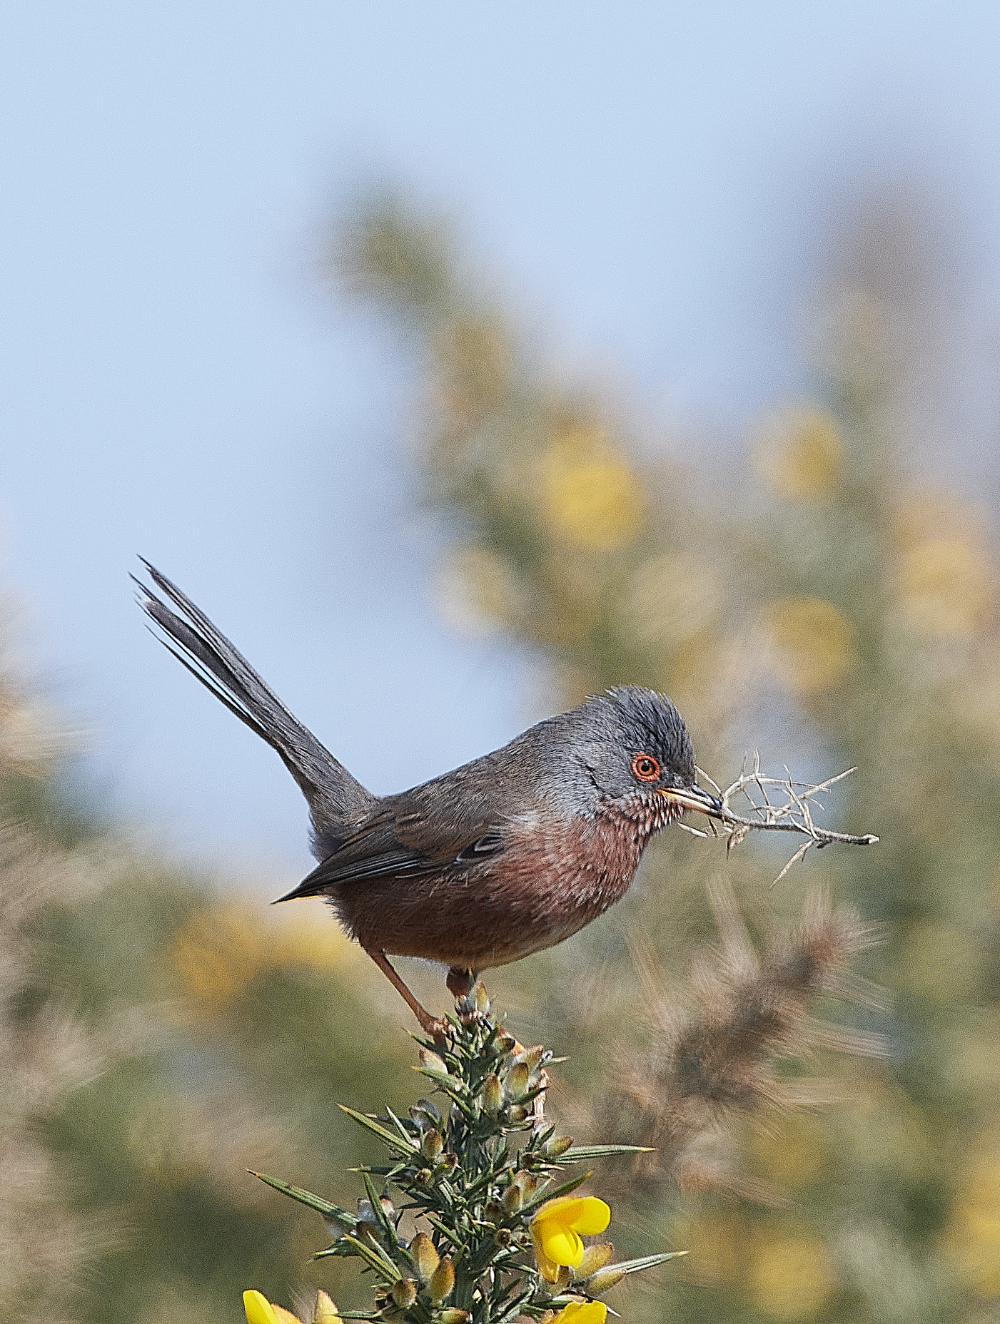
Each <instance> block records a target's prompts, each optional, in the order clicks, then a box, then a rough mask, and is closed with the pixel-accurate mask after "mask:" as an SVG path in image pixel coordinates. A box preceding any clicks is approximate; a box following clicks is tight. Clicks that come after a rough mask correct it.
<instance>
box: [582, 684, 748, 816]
mask: <svg viewBox="0 0 1000 1324" xmlns="http://www.w3.org/2000/svg"><path fill="white" fill-rule="evenodd" d="M566 717H571V718H572V719H573V747H574V752H575V754H576V755H577V757H578V759H579V760H580V762H581V763H582V765H583V768H584V769H585V771H586V774H587V776H588V777H589V779H590V781H591V783H592V785H593V787H594V789H595V791H596V793H597V795H598V797H599V798H600V800H601V801H603V802H604V803H605V804H610V805H614V806H615V807H617V808H619V809H620V810H622V811H623V812H625V813H628V814H629V815H630V816H631V815H632V814H635V813H643V812H644V811H645V812H646V813H649V814H651V815H652V817H653V819H654V820H655V822H656V823H657V824H658V825H659V824H662V823H665V822H669V821H670V820H671V819H674V818H678V817H679V816H680V815H681V814H682V813H683V812H684V810H685V809H694V810H697V811H698V812H699V813H702V814H717V813H719V812H720V811H721V809H722V805H721V803H720V801H719V800H718V799H717V798H716V797H715V796H714V795H711V794H710V793H709V792H708V791H705V790H703V789H702V788H701V787H700V786H699V785H698V783H697V780H696V777H695V766H694V751H693V750H692V748H691V738H690V736H689V735H688V733H687V727H686V726H685V725H684V720H683V718H682V717H681V715H680V713H679V712H678V711H677V709H676V708H675V707H674V705H673V704H672V703H671V702H670V700H669V699H668V698H667V697H666V696H665V695H663V694H657V693H656V692H655V691H653V690H647V689H642V688H641V687H640V686H637V685H624V686H621V687H619V688H616V689H612V690H608V691H607V692H606V693H605V694H600V695H597V696H596V697H594V698H592V699H588V700H587V702H586V703H584V704H581V705H580V707H579V708H574V709H573V711H572V713H567V714H566Z"/></svg>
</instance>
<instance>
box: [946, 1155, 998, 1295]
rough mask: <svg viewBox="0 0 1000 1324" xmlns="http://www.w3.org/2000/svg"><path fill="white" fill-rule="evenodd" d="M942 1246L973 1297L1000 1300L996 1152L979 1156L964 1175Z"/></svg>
mask: <svg viewBox="0 0 1000 1324" xmlns="http://www.w3.org/2000/svg"><path fill="white" fill-rule="evenodd" d="M994 1143H995V1142H994ZM944 1245H945V1250H946V1252H947V1254H948V1257H949V1258H950V1259H951V1261H952V1263H953V1264H954V1265H955V1266H956V1268H957V1269H958V1271H959V1272H960V1273H961V1274H962V1276H963V1277H964V1278H965V1279H966V1281H967V1282H968V1284H969V1286H970V1287H971V1288H972V1290H973V1291H974V1292H975V1293H976V1295H977V1296H979V1297H983V1298H987V1299H992V1298H994V1297H1000V1148H992V1149H989V1148H988V1149H987V1150H986V1152H981V1153H979V1154H978V1155H977V1156H976V1158H975V1159H974V1161H973V1163H972V1164H971V1166H970V1168H969V1169H968V1171H967V1173H966V1174H965V1181H964V1183H963V1189H962V1190H961V1191H960V1192H959V1193H958V1195H957V1197H956V1199H955V1203H954V1204H953V1206H952V1209H951V1214H950V1216H949V1219H948V1227H947V1230H946V1232H945V1239H944Z"/></svg>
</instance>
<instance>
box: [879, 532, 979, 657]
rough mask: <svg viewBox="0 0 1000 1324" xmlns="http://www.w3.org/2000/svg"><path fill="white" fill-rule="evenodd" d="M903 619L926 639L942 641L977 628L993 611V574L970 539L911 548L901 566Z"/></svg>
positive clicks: (948, 539) (947, 539)
mask: <svg viewBox="0 0 1000 1324" xmlns="http://www.w3.org/2000/svg"><path fill="white" fill-rule="evenodd" d="M899 580H900V592H901V605H902V609H903V613H904V615H905V617H906V619H907V620H908V621H909V623H910V624H911V625H913V626H915V627H916V628H917V629H919V630H922V631H924V633H926V634H931V635H936V636H938V637H943V636H946V635H954V634H961V633H965V632H967V631H969V630H971V629H973V628H974V627H975V625H976V624H977V623H978V622H979V620H980V619H981V618H982V616H983V615H984V613H985V611H986V609H987V608H988V607H989V605H990V600H991V598H992V597H993V593H994V588H995V583H994V575H993V569H992V567H991V566H990V564H989V562H988V561H987V559H986V557H985V556H984V555H983V553H982V552H981V551H980V550H979V549H978V548H977V547H976V546H975V545H974V544H973V543H972V542H970V541H969V540H968V539H967V538H964V537H962V536H961V535H959V534H954V533H950V534H946V535H943V536H940V537H934V538H928V539H926V540H925V541H924V542H919V543H917V544H916V545H915V546H913V547H911V548H910V549H909V550H908V551H906V552H905V554H904V555H903V558H902V561H901V564H900V574H899Z"/></svg>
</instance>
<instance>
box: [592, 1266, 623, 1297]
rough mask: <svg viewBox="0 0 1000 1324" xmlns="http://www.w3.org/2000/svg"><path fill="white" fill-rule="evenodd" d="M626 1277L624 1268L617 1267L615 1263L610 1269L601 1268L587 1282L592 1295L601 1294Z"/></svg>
mask: <svg viewBox="0 0 1000 1324" xmlns="http://www.w3.org/2000/svg"><path fill="white" fill-rule="evenodd" d="M624 1277H625V1270H624V1269H616V1268H615V1266H614V1265H612V1266H611V1268H610V1269H599V1270H598V1271H597V1273H595V1274H594V1276H593V1277H592V1278H591V1279H589V1280H588V1282H587V1292H588V1293H589V1294H590V1296H601V1295H603V1293H605V1292H610V1291H611V1289H612V1287H614V1286H615V1284H616V1283H620V1282H621V1280H622V1279H623V1278H624Z"/></svg>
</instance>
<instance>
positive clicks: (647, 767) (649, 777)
mask: <svg viewBox="0 0 1000 1324" xmlns="http://www.w3.org/2000/svg"><path fill="white" fill-rule="evenodd" d="M632 772H633V774H634V776H636V777H638V778H639V780H640V781H641V782H655V781H658V780H659V776H660V765H659V763H658V762H657V761H656V759H654V758H653V756H652V754H636V755H635V757H634V758H633V760H632Z"/></svg>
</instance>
